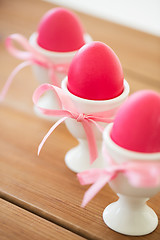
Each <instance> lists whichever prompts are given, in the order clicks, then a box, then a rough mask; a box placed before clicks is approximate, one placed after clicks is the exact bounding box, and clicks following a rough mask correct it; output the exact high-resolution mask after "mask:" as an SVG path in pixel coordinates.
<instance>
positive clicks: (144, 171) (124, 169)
mask: <svg viewBox="0 0 160 240" xmlns="http://www.w3.org/2000/svg"><path fill="white" fill-rule="evenodd" d="M106 157H107V159H109V166H108V167H107V168H105V169H90V170H87V171H84V172H81V173H78V174H77V176H78V180H79V182H80V184H81V185H87V184H92V186H91V187H90V188H89V189H88V190H87V191H86V192H85V194H84V197H83V201H82V204H81V206H82V207H85V206H86V205H87V204H88V202H89V201H90V200H91V199H92V198H93V197H94V196H95V195H96V194H97V193H98V192H99V191H100V190H101V189H102V188H103V187H104V186H105V184H107V183H109V182H110V181H111V180H113V179H115V178H116V177H117V176H118V175H119V174H123V175H124V176H125V177H126V178H127V180H128V181H129V183H130V184H131V185H132V186H134V187H139V188H140V187H145V188H148V187H156V186H158V185H160V162H148V161H130V162H124V163H122V164H116V163H114V162H113V160H112V159H110V158H109V156H106Z"/></svg>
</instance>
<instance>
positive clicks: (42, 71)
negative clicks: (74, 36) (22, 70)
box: [29, 33, 92, 121]
mask: <svg viewBox="0 0 160 240" xmlns="http://www.w3.org/2000/svg"><path fill="white" fill-rule="evenodd" d="M37 36H38V33H33V34H32V35H31V37H30V39H29V43H30V44H31V46H32V47H34V48H35V49H36V50H37V51H38V52H39V53H41V54H42V55H43V56H45V57H46V58H48V59H49V60H51V61H52V62H53V63H54V64H70V62H71V61H72V58H73V57H74V55H75V54H76V52H77V50H76V51H72V52H53V51H48V50H45V49H43V48H41V47H40V46H39V45H38V44H37ZM84 39H85V42H86V43H89V42H91V41H92V38H91V37H90V35H88V34H84ZM32 70H33V73H34V75H35V77H36V79H37V80H38V82H39V84H42V83H51V80H50V78H49V72H48V69H46V68H44V67H42V66H39V65H32ZM55 75H56V78H57V81H58V86H59V87H60V86H61V81H62V79H64V77H65V76H66V74H65V73H60V72H58V71H55ZM51 84H52V83H51ZM38 105H39V106H40V107H43V108H48V109H59V108H60V106H59V103H58V102H57V100H56V97H55V94H54V92H53V91H47V92H46V93H45V94H44V95H43V96H42V97H41V98H40V99H39V102H38ZM34 111H35V113H36V114H37V115H38V116H39V117H42V118H46V119H50V120H53V121H56V120H58V119H59V118H58V117H53V116H47V115H44V114H43V113H41V111H40V110H39V109H38V108H37V107H36V106H34Z"/></svg>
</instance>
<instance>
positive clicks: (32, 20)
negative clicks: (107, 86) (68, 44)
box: [0, 0, 160, 240]
mask: <svg viewBox="0 0 160 240" xmlns="http://www.w3.org/2000/svg"><path fill="white" fill-rule="evenodd" d="M52 7H54V5H51V4H49V3H45V2H41V1H38V0H28V1H25V0H14V1H9V0H1V1H0V89H2V87H3V85H4V83H5V81H6V79H7V77H8V76H9V74H10V72H11V71H12V70H13V68H14V67H16V66H17V64H18V63H20V61H18V60H16V59H15V58H13V57H12V56H11V55H9V54H8V53H7V51H6V50H5V47H4V39H5V38H6V37H7V36H8V35H9V34H11V33H16V32H17V33H21V34H23V35H24V36H26V37H27V38H28V37H29V36H30V35H31V34H32V33H33V32H34V31H35V30H36V28H37V24H38V22H39V20H40V18H41V16H42V15H43V14H44V13H45V12H46V11H47V10H49V9H50V8H52ZM77 14H78V15H79V17H80V18H81V21H82V22H83V24H84V26H85V27H86V31H87V32H88V33H90V34H91V35H92V37H93V39H94V40H99V41H103V42H105V43H107V44H108V45H110V46H111V47H112V48H113V49H114V51H115V52H116V53H117V55H118V56H119V58H120V60H121V63H122V66H123V69H124V74H125V78H126V79H127V81H128V82H129V84H130V87H131V93H133V92H134V91H137V90H140V89H153V90H157V91H159V92H160V79H159V76H160V39H159V38H158V37H155V36H152V35H148V34H145V33H142V32H138V31H136V30H132V29H129V28H127V27H124V26H120V25H117V24H114V23H111V22H106V21H104V20H100V19H96V18H93V17H90V16H87V15H84V14H81V13H77ZM37 86H38V83H37V82H36V80H35V78H34V76H33V75H32V72H31V69H30V68H26V69H24V70H23V71H21V72H20V73H18V75H17V76H16V78H15V80H14V82H13V84H12V85H11V88H10V89H9V92H8V94H7V96H6V98H5V101H4V102H2V103H1V104H0V196H1V200H0V204H1V205H0V239H1V240H2V239H3V240H4V239H5V240H6V239H7V240H10V239H12V240H17V239H21V240H22V239H23V240H26V239H36V240H41V239H43V240H44V239H107V240H121V239H123V240H128V239H139V240H142V239H143V240H144V239H145V240H151V239H152V240H158V239H160V223H159V226H158V227H157V229H156V230H155V231H154V232H153V233H152V234H149V235H147V236H143V237H139V238H138V237H129V236H123V235H121V234H119V233H116V232H114V231H112V230H111V229H109V228H108V227H107V226H106V225H105V224H104V222H103V220H102V212H103V210H104V208H105V207H106V206H107V205H108V204H109V203H111V202H112V201H115V200H116V199H117V197H116V195H115V194H114V193H113V192H112V190H111V189H110V188H109V186H107V185H106V186H105V187H104V188H103V190H101V191H100V192H99V194H98V195H97V196H96V197H95V198H94V199H93V200H92V201H91V202H90V203H89V204H88V205H87V206H86V208H84V209H83V208H81V207H80V204H81V201H82V197H83V194H84V192H85V190H86V189H87V188H88V186H85V187H84V186H80V184H79V182H78V180H77V178H76V175H75V174H74V173H72V172H71V171H70V170H68V169H67V167H66V166H65V164H64V155H65V153H66V151H67V150H68V149H70V148H71V147H73V146H75V145H76V144H77V142H76V140H75V139H74V138H73V137H72V136H71V135H70V134H69V133H68V131H67V130H66V128H65V126H64V125H63V124H62V125H60V126H59V127H58V128H57V130H56V131H55V132H54V134H52V135H51V136H50V137H49V138H48V140H47V143H46V145H45V146H44V148H43V150H42V152H41V154H40V156H39V157H38V156H37V147H38V145H39V143H40V141H41V140H42V138H43V136H44V134H45V133H46V132H47V131H48V129H49V128H50V127H51V126H52V122H49V121H46V120H44V119H40V118H38V117H37V116H35V114H34V113H33V103H32V99H31V97H32V94H33V91H34V90H35V88H36V87H37ZM148 204H149V205H150V206H151V207H152V208H153V209H154V210H155V212H156V213H157V215H158V217H160V193H159V194H157V195H156V196H154V197H153V198H151V199H150V200H149V202H148Z"/></svg>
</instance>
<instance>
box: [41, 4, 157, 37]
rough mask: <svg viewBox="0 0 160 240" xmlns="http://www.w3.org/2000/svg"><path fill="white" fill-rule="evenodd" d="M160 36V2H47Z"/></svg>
mask: <svg viewBox="0 0 160 240" xmlns="http://www.w3.org/2000/svg"><path fill="white" fill-rule="evenodd" d="M45 1H48V2H52V3H55V4H58V5H62V6H66V7H69V8H72V9H74V10H77V11H81V12H84V13H87V14H90V15H92V16H96V17H99V18H102V19H106V20H109V21H113V22H116V23H119V24H122V25H125V26H128V27H131V28H135V29H138V30H140V31H144V32H147V33H150V34H153V35H156V36H160V0H45Z"/></svg>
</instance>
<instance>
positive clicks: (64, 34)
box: [37, 8, 85, 52]
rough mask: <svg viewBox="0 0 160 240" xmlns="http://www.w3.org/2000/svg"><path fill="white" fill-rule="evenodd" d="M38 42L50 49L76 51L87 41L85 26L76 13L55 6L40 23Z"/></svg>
mask: <svg viewBox="0 0 160 240" xmlns="http://www.w3.org/2000/svg"><path fill="white" fill-rule="evenodd" d="M37 43H38V45H39V46H40V47H42V48H44V49H46V50H49V51H55V52H71V51H75V50H77V49H79V48H80V47H82V46H83V45H84V43H85V41H84V31H83V27H82V25H81V23H80V21H79V19H78V18H77V16H76V15H75V14H74V13H72V12H70V11H69V10H67V9H64V8H53V9H51V10H50V11H48V12H47V13H46V14H45V15H44V16H43V17H42V19H41V21H40V23H39V27H38V38H37Z"/></svg>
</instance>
